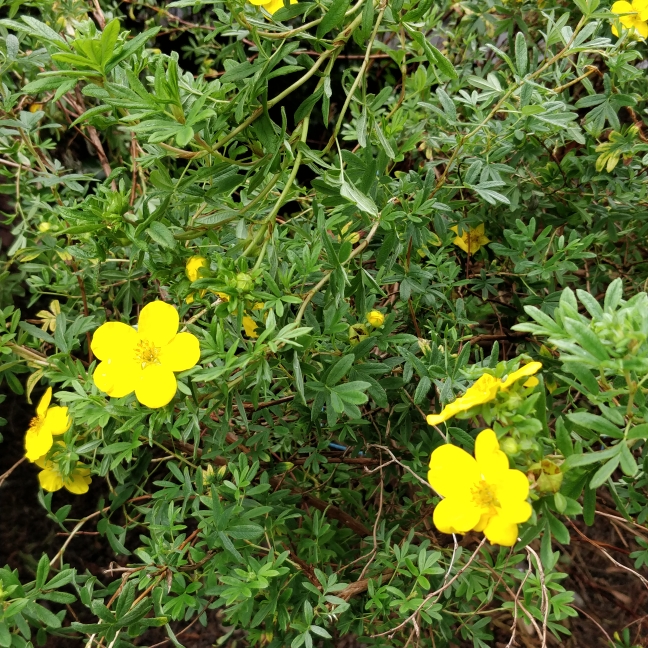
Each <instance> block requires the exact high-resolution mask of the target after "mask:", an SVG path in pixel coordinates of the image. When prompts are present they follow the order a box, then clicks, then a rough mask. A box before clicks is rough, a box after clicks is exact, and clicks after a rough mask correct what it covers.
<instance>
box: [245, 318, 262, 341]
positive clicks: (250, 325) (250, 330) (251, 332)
mask: <svg viewBox="0 0 648 648" xmlns="http://www.w3.org/2000/svg"><path fill="white" fill-rule="evenodd" d="M258 328H259V326H258V324H257V323H256V322H255V321H254V320H253V319H252V318H251V317H250V316H249V315H244V316H243V329H244V330H245V335H247V336H248V337H249V338H258V337H259V334H258V333H257V332H256V331H257V329H258Z"/></svg>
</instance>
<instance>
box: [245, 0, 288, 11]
mask: <svg viewBox="0 0 648 648" xmlns="http://www.w3.org/2000/svg"><path fill="white" fill-rule="evenodd" d="M250 4H253V5H257V6H261V7H263V8H264V9H265V10H266V11H267V12H268V13H269V14H273V13H274V12H275V11H279V9H281V8H282V7H283V6H284V3H283V0H250ZM290 4H291V5H292V4H297V0H290Z"/></svg>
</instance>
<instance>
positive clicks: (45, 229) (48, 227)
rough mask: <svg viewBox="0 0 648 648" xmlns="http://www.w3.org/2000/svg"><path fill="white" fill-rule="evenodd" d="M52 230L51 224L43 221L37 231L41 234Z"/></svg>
mask: <svg viewBox="0 0 648 648" xmlns="http://www.w3.org/2000/svg"><path fill="white" fill-rule="evenodd" d="M51 229H52V225H51V223H48V222H47V221H43V222H42V223H39V224H38V231H39V232H41V233H43V234H44V233H45V232H49V231H50V230H51Z"/></svg>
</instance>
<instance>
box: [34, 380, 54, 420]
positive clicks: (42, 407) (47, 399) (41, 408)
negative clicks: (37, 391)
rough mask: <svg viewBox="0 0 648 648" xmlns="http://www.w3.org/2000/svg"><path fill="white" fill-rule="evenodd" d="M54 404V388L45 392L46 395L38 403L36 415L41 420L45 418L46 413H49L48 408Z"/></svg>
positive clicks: (49, 388)
mask: <svg viewBox="0 0 648 648" xmlns="http://www.w3.org/2000/svg"><path fill="white" fill-rule="evenodd" d="M51 402H52V388H51V387H48V388H47V389H46V390H45V393H44V394H43V395H42V396H41V399H40V401H38V405H37V406H36V414H37V415H38V417H39V418H43V417H44V416H45V413H46V412H47V408H48V407H49V404H50V403H51Z"/></svg>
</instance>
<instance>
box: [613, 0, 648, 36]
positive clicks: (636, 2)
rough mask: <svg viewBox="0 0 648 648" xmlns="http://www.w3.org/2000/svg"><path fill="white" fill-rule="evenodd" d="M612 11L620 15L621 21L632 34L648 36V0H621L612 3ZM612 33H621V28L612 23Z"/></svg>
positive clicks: (616, 34)
mask: <svg viewBox="0 0 648 648" xmlns="http://www.w3.org/2000/svg"><path fill="white" fill-rule="evenodd" d="M612 13H615V14H617V15H618V16H620V18H619V22H620V23H621V25H623V27H625V28H626V29H628V30H629V31H630V32H631V34H633V35H638V36H640V37H641V38H646V37H648V0H632V2H631V3H630V2H626V0H619V1H618V2H615V3H614V4H613V5H612ZM612 33H613V34H614V35H615V36H618V35H619V30H618V29H617V28H616V26H615V25H612Z"/></svg>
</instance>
